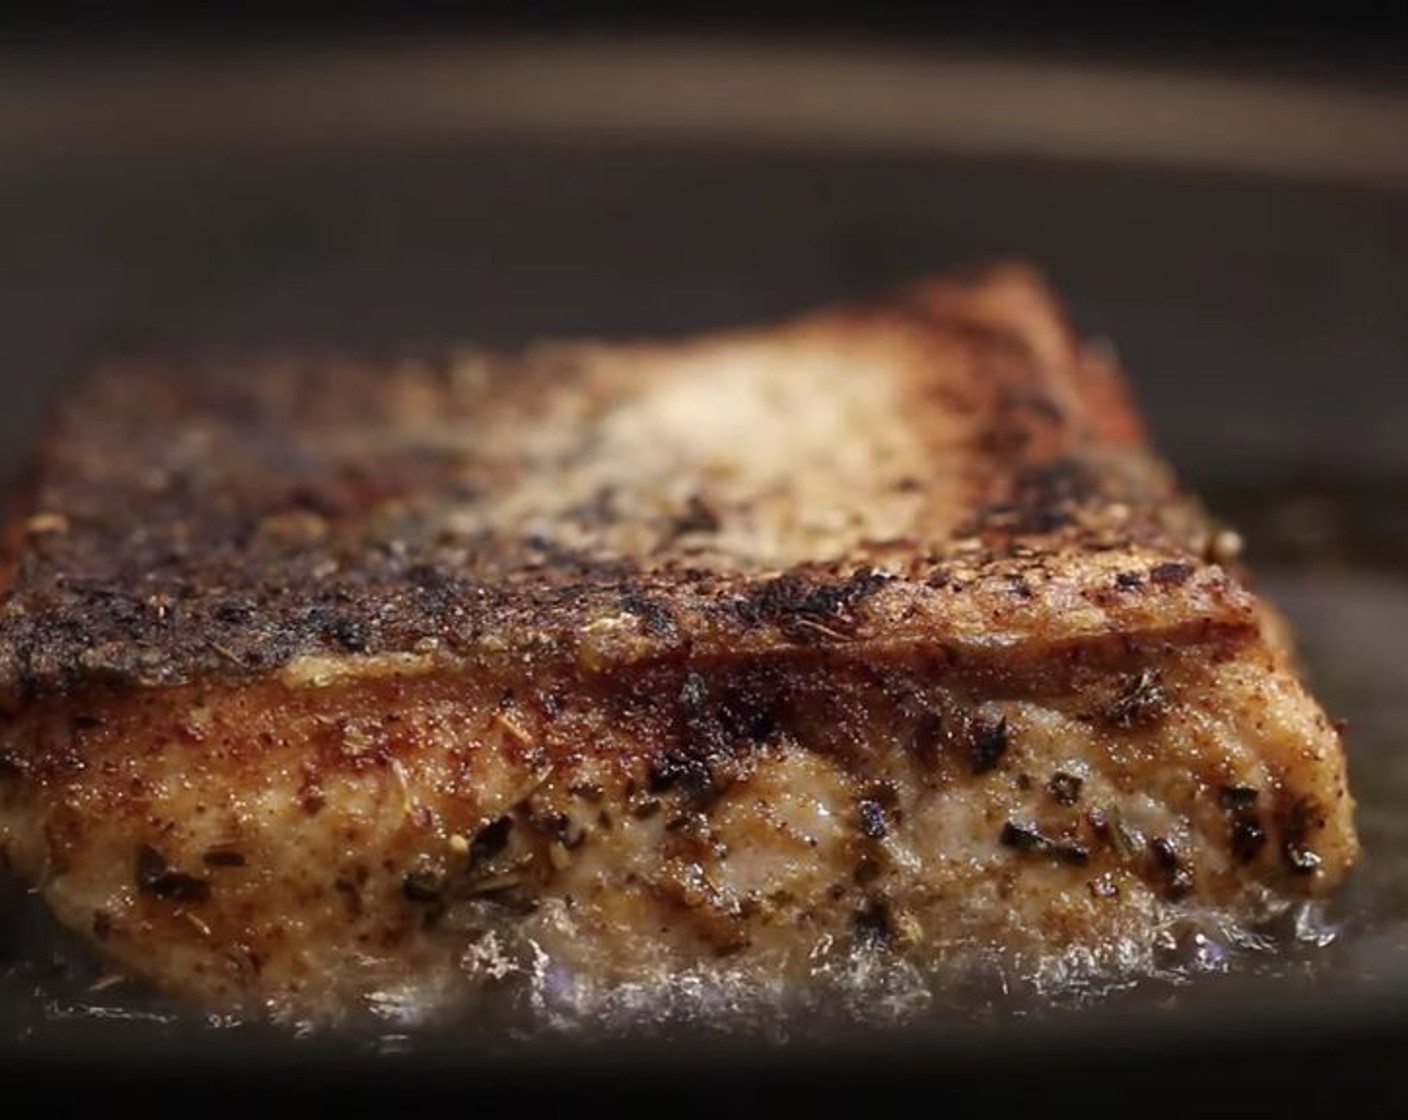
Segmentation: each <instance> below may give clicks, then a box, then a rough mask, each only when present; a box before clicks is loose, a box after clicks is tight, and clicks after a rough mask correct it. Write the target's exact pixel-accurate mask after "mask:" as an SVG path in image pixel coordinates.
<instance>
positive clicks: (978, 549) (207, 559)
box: [0, 265, 1356, 1022]
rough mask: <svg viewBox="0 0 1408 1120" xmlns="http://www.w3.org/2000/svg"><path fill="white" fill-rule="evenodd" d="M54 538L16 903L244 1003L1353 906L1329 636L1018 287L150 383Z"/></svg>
mask: <svg viewBox="0 0 1408 1120" xmlns="http://www.w3.org/2000/svg"><path fill="white" fill-rule="evenodd" d="M20 505H21V508H20V510H19V512H18V513H17V514H16V515H15V517H14V518H13V519H12V521H11V523H10V527H9V532H8V546H7V550H6V560H5V565H4V571H3V577H2V580H0V587H3V596H4V599H3V612H2V613H0V859H2V860H3V864H4V865H5V866H7V867H9V868H10V869H12V871H13V872H14V873H16V874H18V875H20V876H22V877H24V878H26V879H27V880H29V881H30V882H31V883H32V884H34V886H35V887H36V888H37V890H38V891H39V892H40V893H42V895H43V897H44V898H45V899H46V900H47V902H48V904H49V905H50V906H51V907H52V909H53V911H54V913H55V914H56V915H57V917H58V918H59V920H60V921H61V922H63V923H64V924H65V925H67V926H69V927H72V928H73V929H75V930H78V931H81V932H83V933H84V934H86V935H88V936H89V937H91V939H92V941H93V943H94V944H95V945H96V946H97V948H98V950H99V951H100V952H101V953H102V954H104V955H106V957H107V958H109V959H110V960H111V961H112V962H114V963H115V964H117V965H119V966H121V967H123V968H126V969H128V970H130V971H131V972H132V973H134V974H135V975H137V976H138V977H141V978H143V979H144V980H146V981H148V982H150V983H152V984H154V985H156V986H157V987H159V988H161V989H165V990H167V991H169V992H172V993H175V994H177V995H178V996H180V997H182V998H184V999H188V1000H190V1001H191V1002H192V1003H193V1004H195V1005H197V1006H202V1007H208V1008H213V1009H219V1010H223V1011H229V1012H234V1013H240V1014H246V1015H259V1016H263V1015H273V1016H275V1017H283V1018H298V1019H309V1020H314V1021H321V1022H332V1021H345V1020H348V1019H355V1018H357V1017H359V1016H360V1015H362V1014H364V1013H367V1012H368V1011H371V1012H376V1013H380V1014H394V1015H398V1016H417V1015H419V1016H435V1015H442V1014H447V1013H451V1012H455V1011H457V1010H462V1009H464V1008H466V1007H473V1006H475V1001H476V1000H479V999H481V998H489V995H488V993H499V994H500V995H502V994H504V993H508V994H509V995H510V996H511V998H512V999H514V1000H518V1001H521V1002H524V1003H525V1004H526V1005H531V1006H532V1007H534V1008H536V1009H537V1010H538V1011H540V1012H544V1013H547V1014H554V1013H558V1012H562V1013H569V1012H570V1013H571V1014H581V1015H586V1016H587V1017H590V1016H591V1015H593V1014H598V1013H601V1012H602V1009H604V1008H612V1007H616V1008H619V1007H620V1006H623V1005H625V1004H630V1005H631V1006H636V1007H657V1008H660V1007H673V1008H676V1009H678V1008H679V1007H681V1006H685V1005H688V1004H689V1002H690V1001H691V1000H696V1001H701V1000H705V999H706V997H705V996H702V995H700V993H701V992H705V991H708V992H712V993H714V995H713V996H710V997H707V998H710V999H715V1000H717V999H718V998H721V997H719V996H718V993H720V992H724V993H731V994H729V995H728V996H727V998H729V999H746V1000H753V1001H755V1002H762V1003H768V1002H773V1003H778V1002H782V1001H786V1000H789V999H792V998H794V997H795V995H796V993H798V992H801V991H805V990H807V988H808V985H812V984H815V983H819V982H821V981H822V980H823V979H825V978H827V977H831V978H835V977H836V976H838V975H840V974H841V973H842V972H844V971H845V970H846V969H847V968H849V969H850V970H851V971H850V973H848V974H849V975H859V974H861V973H863V972H865V969H864V968H860V967H859V965H860V964H864V963H865V962H874V961H875V960H879V959H884V960H888V961H893V962H899V963H901V964H903V966H904V967H905V968H907V969H910V970H911V971H912V972H913V974H914V975H916V976H919V977H922V978H923V980H924V984H931V983H942V982H943V981H944V980H945V978H948V977H952V976H954V975H957V974H959V973H961V972H962V970H963V969H964V968H965V967H967V966H968V962H971V961H973V960H976V959H988V958H989V957H990V956H991V955H992V954H998V955H1000V956H1001V957H1002V959H1004V960H1006V961H1008V962H1011V967H1013V968H1014V969H1015V970H1016V972H1017V973H1020V974H1023V975H1034V974H1036V973H1038V972H1040V971H1041V970H1048V971H1049V970H1051V969H1056V970H1058V971H1059V970H1060V969H1061V968H1066V967H1068V966H1069V965H1070V962H1072V961H1084V962H1086V964H1087V965H1089V966H1091V967H1094V968H1105V967H1110V968H1114V967H1131V966H1132V967H1134V968H1136V969H1137V968H1139V967H1141V966H1142V965H1143V964H1146V963H1147V962H1148V961H1150V960H1152V954H1154V953H1155V952H1157V951H1158V949H1159V947H1160V946H1161V945H1164V944H1166V943H1167V942H1168V941H1169V939H1170V938H1171V937H1176V936H1177V935H1178V931H1180V930H1182V929H1186V928H1188V926H1189V923H1212V924H1214V925H1218V926H1219V927H1220V928H1238V929H1241V928H1247V927H1250V926H1252V925H1254V924H1255V923H1258V922H1261V921H1263V920H1265V919H1267V918H1268V917H1269V916H1272V915H1274V914H1276V913H1278V912H1279V911H1281V910H1283V909H1285V908H1286V907H1288V906H1290V905H1292V904H1294V903H1296V902H1297V901H1298V900H1302V899H1306V898H1313V897H1316V896H1320V895H1323V894H1324V893H1325V892H1327V891H1329V890H1330V889H1331V888H1333V887H1334V886H1335V885H1336V884H1337V883H1339V882H1340V881H1341V880H1342V879H1343V878H1344V876H1345V874H1346V872H1347V871H1348V870H1349V868H1350V866H1351V864H1352V863H1353V861H1354V859H1355V855H1356V839H1355V832H1354V827H1353V819H1352V813H1353V804H1352V800H1351V797H1350V795H1349V793H1348V792H1347V789H1346V776H1345V760H1344V753H1343V749H1342V745H1341V742H1340V738H1339V735H1338V732H1337V730H1336V729H1335V727H1334V726H1333V725H1332V724H1331V723H1330V722H1329V720H1327V718H1326V715H1325V714H1324V712H1323V711H1322V710H1321V708H1320V707H1319V706H1318V705H1317V704H1316V703H1315V702H1314V700H1312V699H1311V698H1310V697H1309V696H1308V695H1307V693H1306V692H1305V690H1304V689H1303V688H1302V686H1301V684H1300V683H1299V682H1298V680H1297V677H1296V675H1295V672H1294V669H1293V665H1292V661H1291V653H1290V648H1289V643H1288V641H1287V637H1286V633H1285V629H1284V627H1283V626H1281V624H1280V623H1279V622H1278V620H1277V618H1276V616H1275V615H1274V614H1273V613H1272V612H1271V611H1270V610H1269V609H1268V608H1267V607H1266V606H1265V605H1263V604H1262V603H1261V602H1260V601H1259V600H1258V599H1257V598H1256V597H1255V596H1254V595H1253V594H1252V592H1251V591H1250V590H1249V589H1248V587H1247V585H1246V582H1245V580H1244V578H1243V575H1242V574H1241V573H1240V571H1239V570H1238V567H1237V565H1236V562H1235V558H1234V556H1233V555H1232V554H1233V552H1234V549H1233V548H1232V544H1233V538H1232V537H1231V536H1230V535H1229V534H1228V533H1227V532H1225V531H1224V532H1219V531H1218V530H1217V529H1216V528H1215V527H1214V526H1213V524H1212V523H1211V522H1210V521H1209V519H1208V518H1207V517H1206V516H1205V515H1204V514H1203V512H1202V511H1201V510H1200V508H1199V507H1198V505H1197V504H1196V503H1195V502H1194V501H1192V500H1191V499H1189V498H1188V497H1186V496H1184V495H1183V494H1182V493H1181V492H1180V491H1179V489H1178V487H1177V485H1176V482H1175V480H1174V478H1173V476H1172V474H1171V472H1170V470H1169V469H1168V468H1167V467H1166V466H1165V465H1164V464H1163V463H1162V462H1161V461H1160V460H1159V459H1157V458H1156V457H1155V456H1154V455H1153V454H1152V453H1151V452H1150V450H1149V448H1148V445H1147V442H1146V439H1145V435H1144V432H1143V430H1142V428H1141V425H1140V422H1139V420H1138V417H1137V415H1136V413H1135V410H1134V408H1133V406H1132V403H1131V400H1130V397H1129V394H1128V389H1127V386H1126V383H1125V381H1124V379H1123V377H1122V375H1121V373H1120V371H1119V370H1118V369H1117V368H1116V367H1115V364H1114V361H1113V359H1112V358H1111V356H1110V355H1109V354H1108V352H1107V351H1105V350H1102V349H1101V348H1098V347H1094V346H1091V345H1088V344H1086V343H1084V342H1083V341H1081V340H1080V339H1079V338H1077V337H1076V336H1075V335H1074V334H1073V332H1072V330H1071V329H1070V327H1069V326H1068V325H1067V323H1066V322H1065V320H1064V318H1063V316H1062V313H1061V311H1060V309H1059V307H1058V306H1057V305H1056V302H1055V300H1054V299H1053V297H1052V296H1051V294H1050V293H1049V292H1048V290H1047V289H1046V287H1045V286H1044V284H1043V282H1042V281H1041V279H1040V278H1039V277H1037V276H1036V275H1034V274H1033V272H1032V271H1030V270H1029V269H1027V268H1025V267H1022V266H1017V265H1011V266H999V267H994V268H990V269H987V270H985V271H982V272H980V273H977V274H974V275H969V276H965V277H956V278H939V279H935V280H932V281H928V282H925V283H922V284H919V285H916V286H914V287H912V288H909V289H907V290H905V291H903V292H900V293H898V294H896V295H893V296H891V297H889V298H886V299H884V300H882V301H878V302H875V303H871V304H863V305H853V306H846V307H840V308H831V309H827V310H823V311H820V312H817V313H813V314H810V315H806V316H803V317H801V318H798V319H796V320H794V321H791V322H787V323H783V324H780V325H774V326H769V327H766V328H761V329H753V330H740V331H733V332H725V333H718V334H712V335H706V336H702V337H699V338H694V339H688V340H683V341H678V342H659V343H657V342H644V343H629V344H602V343H594V342H578V343H568V344H544V345H538V346H534V347H531V348H529V349H528V350H526V351H525V352H523V353H520V354H513V355H503V354H490V353H484V352H478V351H464V352H459V353H455V354H453V355H450V356H448V357H446V358H445V359H444V360H440V361H436V362H407V363H403V364H400V365H394V366H387V365H384V364H382V365H375V364H363V363H357V362H352V361H345V360H331V359H327V360H311V359H310V360H277V361H267V362H240V363H229V364H222V363H220V362H214V361H210V362H205V363H203V364H200V365H199V366H197V367H192V368H186V367H183V366H181V365H179V364H175V363H171V362H163V361H159V360H155V359H142V360H126V361H123V362H119V363H115V364H113V365H111V366H108V367H105V368H103V369H101V370H99V371H98V372H96V373H95V374H94V375H93V376H91V377H89V378H88V379H87V380H86V381H85V382H84V383H82V384H81V385H80V387H78V388H77V389H76V390H75V391H73V392H72V393H71V394H70V395H69V396H68V397H67V398H66V399H65V400H64V401H63V402H62V403H61V404H60V406H59V408H58V410H57V414H56V417H55V420H54V422H53V424H52V426H51V428H50V430H49V432H48V434H47V436H46V438H45V440H44V441H43V443H42V447H41V449H40V453H39V455H38V458H37V463H36V466H35V468H34V472H33V477H32V480H31V482H30V484H29V485H28V486H27V487H26V488H25V491H24V494H23V496H22V500H21V503H20ZM858 962H859V964H858ZM857 969H859V971H857ZM922 986H923V985H921V987H922ZM623 1001H624V1004H623Z"/></svg>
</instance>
